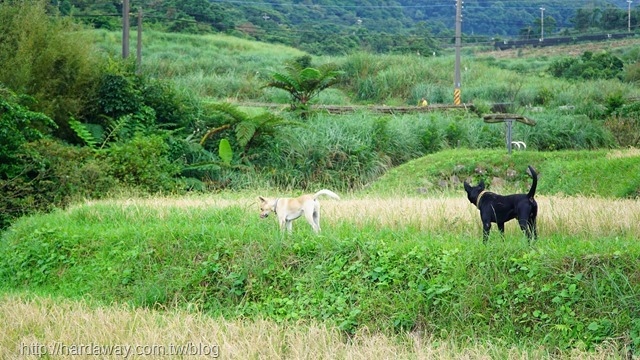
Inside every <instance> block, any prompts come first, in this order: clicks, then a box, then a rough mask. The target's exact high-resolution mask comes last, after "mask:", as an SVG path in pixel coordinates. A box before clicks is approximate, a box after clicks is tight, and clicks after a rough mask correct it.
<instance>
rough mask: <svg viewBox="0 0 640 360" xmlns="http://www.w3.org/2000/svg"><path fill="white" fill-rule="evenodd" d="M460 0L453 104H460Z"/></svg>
mask: <svg viewBox="0 0 640 360" xmlns="http://www.w3.org/2000/svg"><path fill="white" fill-rule="evenodd" d="M461 37H462V0H456V64H455V80H454V89H453V104H454V105H460V83H461V80H460V48H461V47H462V41H461Z"/></svg>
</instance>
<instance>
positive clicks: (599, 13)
mask: <svg viewBox="0 0 640 360" xmlns="http://www.w3.org/2000/svg"><path fill="white" fill-rule="evenodd" d="M130 3H131V12H132V13H137V11H138V9H143V11H144V19H145V23H148V24H151V25H152V26H158V27H162V28H163V29H165V30H168V31H188V32H208V31H219V32H226V33H231V34H235V35H240V36H243V37H248V38H252V39H255V40H259V41H266V42H278V43H284V44H287V45H291V46H295V47H298V48H301V49H303V50H306V51H309V52H311V53H316V54H320V53H324V54H331V53H334V54H339V53H345V52H349V51H352V50H353V49H364V50H370V51H372V52H414V53H415V52H422V53H430V52H431V51H433V50H436V49H437V48H439V47H441V46H442V45H445V44H448V43H451V42H452V41H453V35H454V28H455V26H454V25H455V24H454V23H455V13H456V0H421V1H415V0H360V1H350V2H345V1H339V0H269V1H253V0H166V1H157V0H130ZM51 4H52V5H53V6H54V7H56V8H57V9H58V10H59V12H60V13H61V14H63V15H73V16H77V17H78V18H80V19H83V20H84V21H86V22H90V23H92V24H94V25H95V26H96V27H114V28H115V27H118V26H120V24H119V22H118V21H119V19H118V17H117V15H118V14H120V13H121V7H122V1H121V0H96V1H89V0H51ZM628 5H629V4H628V3H627V2H626V0H587V1H582V0H581V1H569V0H501V1H500V0H464V2H463V11H462V19H463V22H462V31H463V38H464V41H465V42H466V43H469V42H485V41H487V42H488V41H490V40H491V39H492V38H512V39H513V38H529V37H531V38H535V37H537V36H539V34H540V32H541V30H542V29H541V26H542V25H544V33H545V34H546V35H547V36H553V35H554V34H558V33H561V34H563V35H568V34H575V33H585V32H589V31H591V32H594V31H595V32H597V31H601V32H603V31H607V32H616V31H620V32H622V31H626V30H627V26H628V11H627V10H628V8H627V6H628ZM632 5H636V6H634V7H632V12H631V19H632V23H633V27H634V29H635V28H636V27H637V23H638V20H637V19H638V18H640V7H638V6H637V5H638V4H632ZM542 9H544V10H542Z"/></svg>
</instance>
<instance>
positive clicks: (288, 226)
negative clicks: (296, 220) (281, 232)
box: [286, 220, 293, 234]
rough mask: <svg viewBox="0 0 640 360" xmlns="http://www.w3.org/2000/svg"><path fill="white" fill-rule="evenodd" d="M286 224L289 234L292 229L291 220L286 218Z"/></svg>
mask: <svg viewBox="0 0 640 360" xmlns="http://www.w3.org/2000/svg"><path fill="white" fill-rule="evenodd" d="M286 224H287V231H289V234H291V233H292V231H293V220H286Z"/></svg>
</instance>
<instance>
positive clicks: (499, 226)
mask: <svg viewBox="0 0 640 360" xmlns="http://www.w3.org/2000/svg"><path fill="white" fill-rule="evenodd" d="M498 230H500V235H502V240H504V223H498Z"/></svg>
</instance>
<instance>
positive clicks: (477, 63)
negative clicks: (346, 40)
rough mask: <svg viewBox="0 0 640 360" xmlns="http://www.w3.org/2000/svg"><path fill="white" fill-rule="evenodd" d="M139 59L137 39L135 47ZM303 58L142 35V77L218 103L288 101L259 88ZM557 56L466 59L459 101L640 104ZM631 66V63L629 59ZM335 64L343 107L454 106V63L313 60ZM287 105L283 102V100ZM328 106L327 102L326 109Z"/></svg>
mask: <svg viewBox="0 0 640 360" xmlns="http://www.w3.org/2000/svg"><path fill="white" fill-rule="evenodd" d="M93 33H94V34H95V39H96V42H97V43H98V44H99V45H100V47H101V48H102V49H104V50H105V51H106V52H107V53H110V54H113V55H117V54H118V53H119V51H120V49H121V45H120V39H121V35H120V34H119V33H116V32H105V31H102V30H99V31H94V32H93ZM131 46H132V49H131V50H132V54H134V53H135V49H134V47H135V35H134V36H133V38H132V41H131ZM302 55H304V52H302V51H299V50H296V49H293V48H289V47H286V46H278V45H273V44H263V43H258V42H253V41H248V40H243V39H239V38H234V37H230V36H225V35H218V34H216V35H189V34H171V33H162V32H158V31H153V30H149V31H145V32H144V34H143V70H144V71H145V73H147V74H149V75H151V76H154V77H159V78H164V79H172V80H174V81H175V82H176V83H177V84H179V85H180V86H181V87H183V88H185V89H191V90H193V91H194V92H195V93H197V94H199V95H201V96H205V97H208V98H214V99H220V100H223V99H234V100H239V101H275V102H281V101H282V100H286V97H285V98H283V97H282V96H278V95H277V93H274V92H273V91H270V90H268V89H262V86H263V85H264V84H265V83H266V81H267V79H268V76H269V75H270V73H271V72H272V71H274V70H282V67H283V66H284V63H285V62H286V61H288V60H291V59H293V58H296V57H299V56H302ZM559 56H562V55H556V56H537V57H531V56H529V57H525V58H519V59H495V58H492V57H488V56H486V55H484V54H483V53H482V52H475V53H474V52H469V53H465V54H464V56H463V58H462V62H461V66H462V88H461V90H462V99H463V102H465V103H483V102H489V103H494V102H513V103H514V105H515V106H516V110H520V109H521V108H522V107H524V106H527V105H533V106H546V107H549V108H550V109H554V108H555V107H557V106H562V105H574V106H576V110H577V114H586V115H589V116H590V117H592V118H593V117H596V118H597V117H600V116H603V115H604V114H603V113H601V112H595V113H594V109H593V108H592V107H589V105H590V104H599V105H603V104H604V102H605V100H606V98H607V97H608V96H611V95H612V94H617V93H622V94H625V95H626V96H629V97H634V96H635V97H637V96H639V95H640V90H638V88H637V87H635V86H633V85H632V84H628V83H622V82H620V81H618V80H606V81H605V80H597V81H591V80H588V81H580V82H572V81H567V80H559V79H555V78H552V77H550V76H548V75H547V74H545V70H546V67H547V66H548V65H549V64H550V63H551V62H552V61H554V60H556V59H557V58H558V57H559ZM630 61H633V60H632V59H630ZM325 62H335V63H337V64H338V65H340V67H341V69H342V70H343V71H344V72H345V74H344V82H343V84H342V85H340V86H339V87H337V89H338V90H339V91H340V92H341V94H340V95H337V98H341V99H342V101H341V102H340V103H346V102H347V100H346V99H349V102H352V103H365V104H379V105H382V104H386V105H416V104H417V102H418V100H419V99H421V98H422V97H425V98H426V99H427V100H428V101H429V102H430V103H452V102H453V73H454V58H453V56H452V54H451V53H445V54H444V55H439V56H417V55H372V54H367V53H354V54H349V55H345V56H338V57H336V56H334V57H316V58H314V63H325ZM284 102H285V103H286V101H284ZM322 103H328V102H324V101H323V102H322Z"/></svg>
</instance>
